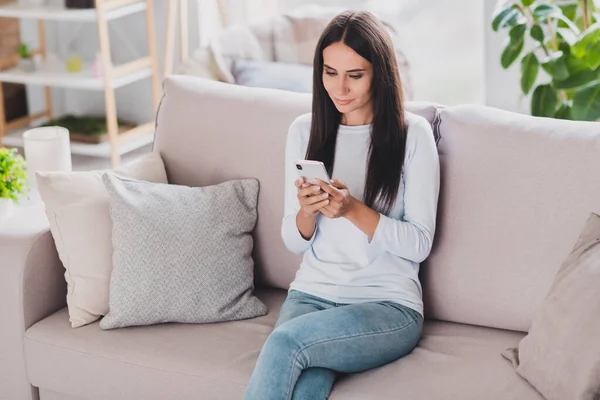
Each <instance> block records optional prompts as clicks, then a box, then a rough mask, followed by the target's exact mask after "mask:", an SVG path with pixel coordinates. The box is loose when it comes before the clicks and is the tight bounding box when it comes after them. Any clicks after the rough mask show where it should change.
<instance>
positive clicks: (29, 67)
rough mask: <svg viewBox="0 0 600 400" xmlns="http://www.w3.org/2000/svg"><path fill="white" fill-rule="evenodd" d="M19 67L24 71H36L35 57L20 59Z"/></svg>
mask: <svg viewBox="0 0 600 400" xmlns="http://www.w3.org/2000/svg"><path fill="white" fill-rule="evenodd" d="M19 69H20V70H21V71H23V72H35V61H34V60H33V58H21V59H19Z"/></svg>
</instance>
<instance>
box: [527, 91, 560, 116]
mask: <svg viewBox="0 0 600 400" xmlns="http://www.w3.org/2000/svg"><path fill="white" fill-rule="evenodd" d="M557 105H558V93H557V92H556V90H554V88H553V87H552V85H540V86H538V87H537V88H536V89H535V90H534V91H533V96H532V97H531V115H533V116H536V117H554V114H555V113H556V106H557Z"/></svg>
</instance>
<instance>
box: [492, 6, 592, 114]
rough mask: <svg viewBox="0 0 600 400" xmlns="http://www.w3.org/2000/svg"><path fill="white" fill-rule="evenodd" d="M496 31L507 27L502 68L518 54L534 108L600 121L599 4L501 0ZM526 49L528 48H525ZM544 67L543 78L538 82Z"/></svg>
mask: <svg viewBox="0 0 600 400" xmlns="http://www.w3.org/2000/svg"><path fill="white" fill-rule="evenodd" d="M492 29H493V30H494V31H500V30H503V31H505V32H507V33H508V37H507V42H506V47H505V48H504V50H503V52H502V55H501V57H500V63H501V65H502V67H503V68H505V69H506V68H508V67H510V66H511V65H512V64H513V63H514V62H515V61H517V60H518V59H520V64H521V65H520V68H521V90H522V92H523V94H525V95H527V94H529V93H532V96H531V114H532V115H535V116H541V117H551V118H558V119H572V120H583V121H600V7H598V5H595V4H594V2H592V1H591V0H579V1H575V0H573V1H560V0H556V1H550V0H538V1H533V0H516V1H505V2H502V3H500V4H499V6H498V7H497V10H496V12H495V14H494V16H493V19H492ZM524 50H525V51H524ZM541 71H545V73H546V74H545V75H546V76H544V77H543V79H540V81H541V82H538V76H539V74H540V72H541Z"/></svg>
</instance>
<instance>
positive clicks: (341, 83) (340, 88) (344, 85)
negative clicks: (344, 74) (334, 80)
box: [337, 78, 350, 96]
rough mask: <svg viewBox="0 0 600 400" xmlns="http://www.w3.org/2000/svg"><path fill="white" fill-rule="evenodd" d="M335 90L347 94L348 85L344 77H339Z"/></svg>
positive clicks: (348, 90)
mask: <svg viewBox="0 0 600 400" xmlns="http://www.w3.org/2000/svg"><path fill="white" fill-rule="evenodd" d="M337 92H338V94H340V95H343V96H345V95H347V94H348V93H349V92H350V86H348V81H346V79H345V78H340V79H339V81H338V85H337Z"/></svg>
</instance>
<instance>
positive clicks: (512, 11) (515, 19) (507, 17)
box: [492, 5, 524, 31]
mask: <svg viewBox="0 0 600 400" xmlns="http://www.w3.org/2000/svg"><path fill="white" fill-rule="evenodd" d="M523 18H524V17H523V14H521V11H520V10H519V8H518V7H516V6H515V5H512V6H510V7H508V8H504V9H501V10H499V11H498V13H497V14H495V15H494V17H493V18H492V29H493V30H494V31H498V29H502V28H506V27H507V26H515V25H516V24H517V23H519V22H521V21H522V19H523Z"/></svg>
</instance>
